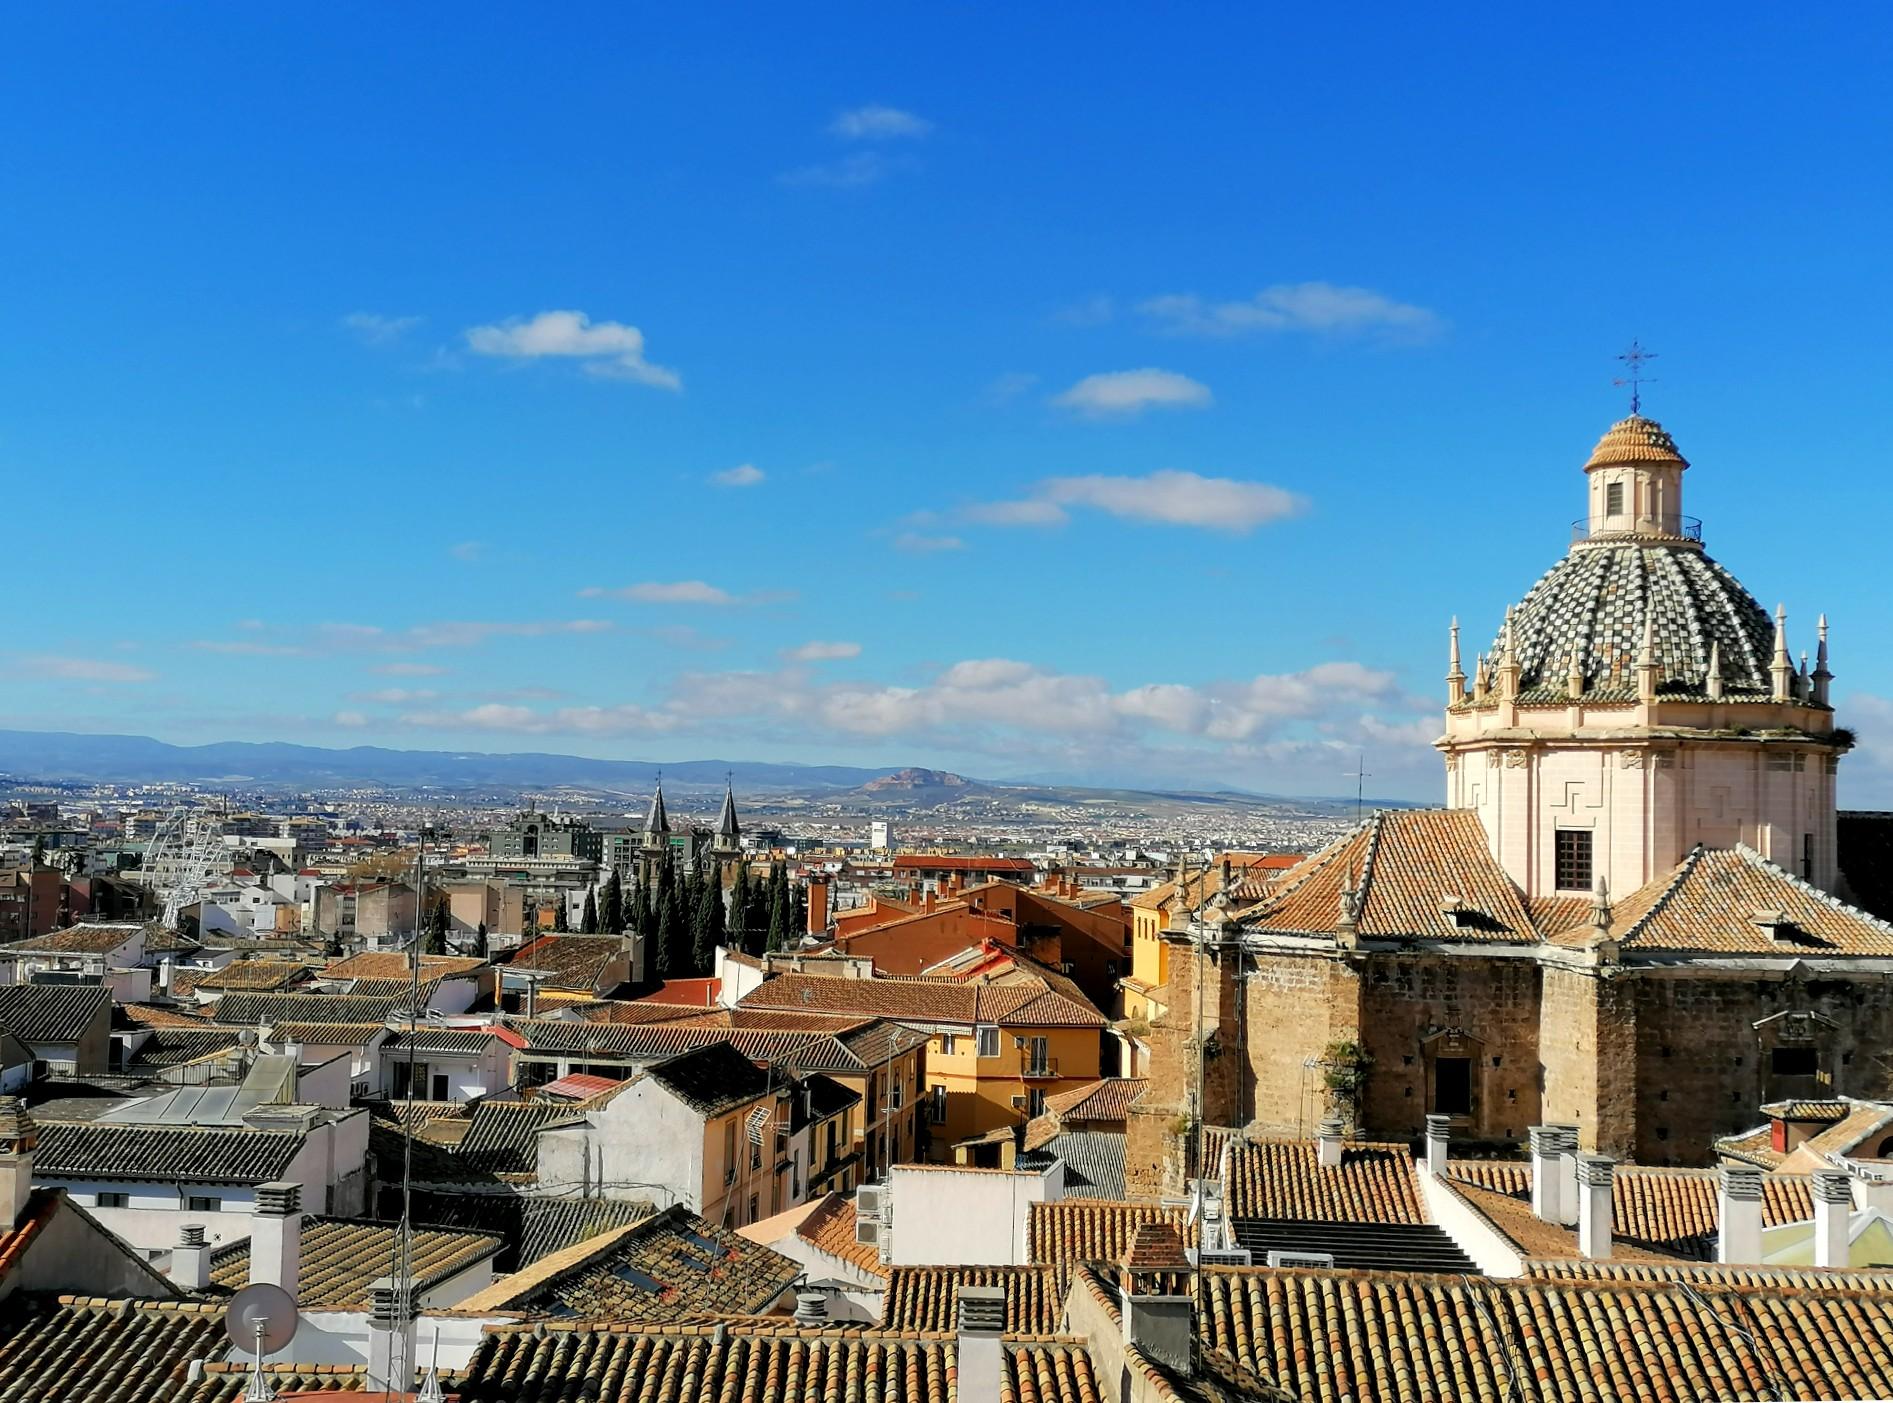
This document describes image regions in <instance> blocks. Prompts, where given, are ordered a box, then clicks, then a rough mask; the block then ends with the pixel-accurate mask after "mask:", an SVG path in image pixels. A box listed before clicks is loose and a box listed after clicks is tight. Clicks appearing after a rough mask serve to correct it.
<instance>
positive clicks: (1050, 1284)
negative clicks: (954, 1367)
mask: <svg viewBox="0 0 1893 1403" xmlns="http://www.w3.org/2000/svg"><path fill="white" fill-rule="evenodd" d="M962 1286H997V1287H1000V1288H1001V1289H1002V1290H1004V1291H1005V1293H1006V1333H1007V1334H1008V1335H1049V1334H1052V1333H1054V1332H1055V1331H1056V1330H1057V1329H1058V1324H1059V1321H1060V1319H1061V1318H1062V1317H1063V1316H1064V1313H1065V1307H1064V1292H1063V1290H1062V1289H1061V1279H1060V1273H1059V1270H1058V1268H1056V1267H895V1268H893V1270H892V1271H891V1272H890V1273H889V1274H888V1278H887V1297H886V1300H885V1301H884V1303H883V1304H882V1307H881V1324H882V1326H883V1327H884V1328H886V1329H889V1330H941V1331H947V1332H952V1331H954V1330H956V1329H957V1328H958V1312H959V1289H960V1287H962Z"/></svg>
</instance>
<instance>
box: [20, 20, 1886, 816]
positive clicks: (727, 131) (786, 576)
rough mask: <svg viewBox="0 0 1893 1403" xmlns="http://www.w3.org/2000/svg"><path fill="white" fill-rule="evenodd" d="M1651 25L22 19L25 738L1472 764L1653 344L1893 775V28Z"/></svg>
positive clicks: (1882, 797)
mask: <svg viewBox="0 0 1893 1403" xmlns="http://www.w3.org/2000/svg"><path fill="white" fill-rule="evenodd" d="M1625 13H1626V14H1628V13H1630V12H1628V11H1626V12H1625ZM1636 13H1637V21H1636V37H1635V41H1634V44H1633V45H1631V46H1629V48H1628V49H1626V44H1625V40H1624V37H1623V36H1624V30H1623V29H1622V28H1621V27H1620V26H1619V25H1616V24H1612V23H1609V22H1600V17H1599V16H1598V15H1587V16H1585V17H1583V19H1582V20H1581V21H1580V19H1579V18H1578V17H1575V16H1574V17H1570V18H1568V19H1566V18H1563V17H1525V18H1517V19H1514V20H1513V21H1512V22H1511V23H1510V24H1508V25H1507V26H1505V27H1504V28H1503V29H1502V30H1501V29H1495V30H1494V31H1492V32H1490V33H1485V34H1482V35H1480V36H1479V37H1478V38H1476V39H1471V40H1468V39H1466V38H1464V37H1462V36H1459V35H1449V34H1444V33H1434V32H1429V31H1428V30H1427V29H1426V28H1425V27H1424V25H1423V24H1422V23H1421V22H1420V21H1419V20H1418V19H1416V18H1415V17H1413V16H1409V15H1392V14H1390V15H1384V16H1382V17H1380V19H1379V20H1378V21H1377V23H1376V24H1375V25H1374V26H1373V28H1372V29H1371V31H1365V30H1363V29H1362V28H1360V27H1358V21H1356V22H1355V23H1354V24H1352V25H1351V24H1350V23H1349V21H1348V20H1347V19H1345V18H1340V17H1321V16H1306V15H1303V16H1260V15H1249V16H1230V15H1211V14H1210V13H1209V12H1202V11H1199V12H1184V13H1182V14H1180V15H1174V16H1172V15H1166V16H1165V17H1164V19H1163V21H1162V22H1161V23H1157V22H1155V21H1152V20H1149V19H1147V18H1145V17H1143V16H1138V15H1135V14H1133V13H1131V12H1125V11H1107V12H1100V13H1099V14H1098V15H1097V16H1096V17H1095V23H1092V24H1088V25H1087V26H1086V28H1085V29H1084V31H1083V32H1071V31H1070V29H1069V28H1068V27H1067V26H1064V25H1061V24H1059V23H1058V22H1057V20H1056V19H1054V18H1052V17H1047V16H1034V15H1008V16H981V17H980V19H979V20H978V21H977V22H973V21H971V20H965V21H956V19H955V18H953V17H949V16H944V15H941V16H914V15H903V16H888V15H883V14H877V13H875V12H872V11H868V10H865V9H839V10H835V11H831V12H827V13H825V14H824V15H823V16H821V17H820V18H818V19H813V20H811V19H810V18H809V17H807V16H789V15H775V14H755V15H745V16H742V17H741V18H740V19H739V18H737V17H734V16H731V15H680V16H672V17H669V18H668V19H667V21H666V23H665V26H664V29H663V33H662V42H661V43H659V42H655V41H654V36H653V34H652V33H651V32H647V31H646V30H645V29H644V28H643V27H642V26H640V25H638V24H637V22H636V21H635V20H633V19H627V18H626V17H624V16H622V15H616V14H613V13H612V12H610V11H605V10H594V11H589V12H586V13H585V14H584V15H583V17H582V18H581V17H580V16H579V14H578V13H577V12H573V14H571V15H570V16H565V17H561V18H560V19H558V20H553V21H543V20H542V21H541V22H540V23H539V24H537V25H535V26H534V27H533V28H532V30H531V32H527V31H526V30H525V29H524V28H523V27H521V26H516V25H510V24H508V23H506V22H505V21H504V19H503V18H501V17H497V16H495V15H491V14H487V15H481V14H474V15H470V16H466V17H463V20H462V22H461V23H459V24H457V25H456V26H455V27H454V28H453V29H452V30H451V31H448V32H439V31H437V30H436V29H435V28H434V27H432V26H427V25H424V24H423V23H422V22H421V21H420V20H419V19H418V18H417V17H411V16H404V15H399V14H381V13H375V12H370V11H358V12H355V17H354V18H355V22H354V24H353V25H352V26H343V25H336V24H334V23H333V22H332V17H325V18H324V19H321V20H317V19H315V18H313V17H297V16H294V15H287V16H284V15H273V16H270V17H269V18H268V19H264V18H263V17H261V16H244V15H241V14H238V13H233V12H202V13H198V14H189V15H167V16H162V17H160V16H156V15H138V14H127V15H122V16H120V17H119V18H118V22H117V24H116V27H115V28H114V29H113V30H112V31H111V32H109V33H106V34H99V33H96V32H93V31H92V30H90V29H89V28H88V27H87V26H85V25H84V23H83V20H82V19H80V18H78V17H75V16H70V15H63V14H60V13H58V12H48V13H42V14H33V15H24V16H19V17H16V18H15V20H14V21H13V24H12V29H13V31H14V35H15V40H16V42H15V44H14V45H12V46H11V53H10V54H9V55H8V56H7V57H6V58H4V59H0V64H3V65H5V66H4V68H0V72H4V73H5V75H6V80H7V81H6V87H7V89H8V90H9V91H10V93H11V95H12V101H13V103H14V104H16V105H17V106H16V114H31V117H32V120H31V122H30V124H22V123H18V122H16V124H15V125H16V126H20V127H21V128H22V131H21V136H20V139H19V143H18V146H17V148H16V150H15V153H14V156H13V159H12V160H11V161H10V162H9V163H8V164H7V166H6V168H5V169H4V170H0V190H3V191H4V192H5V195H6V197H7V199H8V203H9V205H10V206H11V207H12V208H13V209H14V210H15V211H17V212H19V217H16V218H15V219H13V220H10V221H9V222H8V225H7V227H5V228H0V254H4V256H5V257H6V258H7V260H8V263H9V266H10V267H11V268H13V270H14V272H15V278H14V282H15V295H14V298H13V302H14V320H15V327H16V332H17V333H18V334H17V335H16V336H15V337H13V338H9V340H8V342H7V343H5V344H4V346H0V375H3V376H4V380H3V381H0V383H5V384H7V385H8V387H9V391H10V394H9V399H10V400H11V405H10V409H9V412H8V413H7V415H6V416H5V420H4V423H0V463H4V464H5V465H6V467H7V468H8V470H9V473H10V476H11V478H12V480H13V481H14V483H15V488H16V492H15V498H14V501H15V506H16V510H17V511H18V512H19V513H20V515H19V518H18V523H16V529H15V530H14V531H13V532H12V533H10V534H11V540H10V550H9V554H10V556H11V560H12V563H13V565H14V567H15V570H16V572H17V574H18V575H19V577H20V578H21V579H22V580H23V581H25V582H26V589H25V591H24V594H25V598H26V600H27V602H28V605H29V613H28V615H27V620H28V621H29V622H30V626H28V627H23V628H16V634H15V638H16V641H15V642H14V643H13V644H10V645H9V646H8V647H7V648H6V649H5V650H4V654H5V663H6V666H7V668H8V672H9V676H10V680H11V682H12V684H13V685H12V686H10V687H9V689H8V700H7V702H6V703H5V704H4V706H0V726H6V727H16V728H21V729H61V730H81V731H106V732H114V733H129V734H149V735H154V736H157V737H159V738H161V739H164V740H167V741H173V742H177V743H183V744H191V743H202V742H207V741H216V740H285V741H295V742H300V743H306V744H312V745H321V746H336V747H346V746H351V745H357V744H371V745H385V746H391V747H396V748H403V749H443V750H445V749H470V750H471V749H477V750H480V751H487V752H517V751H545V752H556V753H565V754H578V755H591V756H599V757H605V758H619V759H638V760H649V761H653V762H658V763H661V762H664V761H666V760H685V759H698V758H705V757H708V756H711V755H730V756H735V757H738V758H744V759H754V760H794V761H799V762H805V763H837V764H851V765H864V766H901V765H929V766H937V767H939V768H945V769H952V770H956V771H959V772H961V773H966V774H972V775H977V776H980V777H983V778H991V779H999V780H1004V779H1014V778H1031V779H1047V780H1060V781H1064V782H1069V783H1078V784H1083V783H1099V782H1104V783H1112V784H1121V785H1126V786H1172V785H1181V784H1187V785H1190V786H1193V787H1198V788H1218V787H1232V788H1239V789H1245V790H1251V791H1258V792H1266V793H1285V794H1319V795H1340V794H1349V793H1351V792H1352V791H1353V788H1354V780H1353V778H1352V775H1351V773H1350V772H1351V771H1354V770H1355V769H1357V768H1358V766H1359V763H1360V757H1361V756H1362V755H1363V754H1365V756H1366V764H1367V768H1368V769H1369V770H1370V771H1371V772H1372V773H1373V774H1374V776H1375V779H1374V781H1373V782H1372V786H1371V787H1372V788H1377V789H1379V790H1380V792H1381V794H1382V795H1383V796H1384V797H1390V798H1401V799H1421V800H1428V801H1435V802H1436V801H1438V799H1439V798H1440V796H1441V795H1442V792H1443V785H1442V776H1441V765H1440V760H1439V757H1438V755H1437V754H1436V753H1435V752H1434V751H1433V750H1432V748H1431V745H1430V742H1431V741H1432V740H1433V738H1434V737H1436V736H1437V735H1438V734H1439V733H1440V731H1441V730H1442V724H1441V718H1440V713H1441V709H1442V706H1443V704H1444V701H1445V687H1444V683H1443V681H1442V680H1441V679H1442V678H1443V675H1444V673H1445V670H1446V644H1447V624H1448V621H1449V619H1451V618H1452V617H1454V616H1457V617H1458V618H1459V620H1460V623H1461V624H1462V626H1463V629H1464V634H1465V641H1466V650H1467V654H1468V657H1467V662H1468V664H1470V662H1471V655H1472V654H1473V653H1474V652H1476V651H1478V650H1479V649H1482V648H1485V647H1486V646H1488V644H1489V642H1490V640H1491V638H1492V637H1493V635H1494V634H1495V633H1496V632H1497V630H1498V626H1499V623H1500V615H1501V613H1502V611H1503V609H1504V607H1505V605H1506V603H1507V602H1508V601H1511V600H1514V599H1516V598H1518V597H1519V596H1520V595H1521V594H1522V593H1523V592H1524V590H1525V588H1526V587H1527V586H1528V585H1529V584H1530V582H1531V581H1532V580H1534V579H1536V578H1537V577H1538V576H1539V575H1541V574H1542V573H1543V572H1544V571H1546V570H1547V569H1549V568H1550V567H1551V566H1552V565H1553V564H1554V563H1555V562H1556V561H1557V559H1558V558H1559V556H1560V555H1561V554H1562V552H1563V549H1564V546H1565V543H1566V541H1567V539H1568V529H1569V528H1568V523H1569V522H1570V521H1571V520H1572V519H1573V518H1576V517H1578V516H1580V515H1582V514H1583V511H1584V498H1583V491H1584V484H1583V478H1582V474H1581V472H1580V468H1581V465H1582V464H1583V462H1584V458H1585V455H1586V454H1587V453H1588V452H1589V450H1590V448H1591V445H1592V444H1593V443H1594V442H1595V441H1596V440H1597V438H1598V436H1599V434H1601V433H1602V432H1603V430H1604V429H1605V427H1606V426H1607V425H1608V424H1610V423H1611V422H1612V421H1613V420H1615V419H1617V418H1619V417H1621V415H1622V414H1623V413H1625V412H1626V410H1627V408H1628V392H1627V391H1626V390H1624V389H1621V388H1618V387H1615V386H1613V384H1612V381H1613V379H1614V378H1615V377H1616V376H1617V375H1618V374H1619V373H1620V372H1621V370H1622V367H1621V366H1619V364H1618V363H1617V361H1616V360H1614V359H1613V357H1615V356H1617V355H1618V354H1620V353H1621V352H1623V351H1624V349H1625V347H1626V346H1627V345H1628V344H1629V343H1630V341H1631V340H1632V338H1633V337H1634V338H1641V340H1642V341H1643V342H1644V343H1645V344H1646V345H1647V346H1648V347H1649V348H1651V349H1653V350H1654V351H1656V352H1657V353H1658V355H1659V357H1660V358H1659V359H1657V360H1656V361H1655V363H1654V365H1653V367H1652V368H1651V370H1650V373H1651V374H1652V375H1653V376H1654V377H1655V383H1654V384H1651V385H1650V386H1648V387H1647V389H1646V391H1645V395H1644V401H1645V408H1646V410H1647V412H1648V413H1650V414H1651V415H1652V416H1653V417H1655V418H1656V419H1658V420H1660V421H1662V423H1663V424H1664V425H1665V427H1667V428H1668V429H1669V430H1670V431H1671V432H1672V433H1673V434H1674V435H1675V437H1676V440H1677V442H1678V444H1679V446H1680V447H1681V449H1682V451H1683V453H1684V454H1685V455H1687V456H1688V458H1689V459H1690V461H1691V463H1692V464H1693V468H1692V470H1691V471H1690V472H1689V474H1688V476H1687V481H1686V484H1685V490H1686V492H1687V494H1688V499H1687V502H1686V506H1685V509H1686V510H1687V511H1688V512H1690V513H1691V514H1694V515H1698V516H1700V517H1702V518H1703V519H1704V521H1705V527H1704V532H1705V539H1706V541H1707V545H1708V549H1709V551H1710V553H1711V554H1712V555H1714V556H1715V557H1716V558H1717V559H1719V560H1721V561H1722V562H1723V563H1725V564H1726V565H1727V566H1728V567H1729V569H1730V570H1731V571H1733V573H1734V574H1735V575H1736V576H1737V577H1738V578H1739V579H1741V580H1742V581H1743V582H1744V583H1745V584H1746V585H1747V586H1748V587H1749V588H1750V589H1751V590H1753V592H1754V593H1755V594H1756V596H1757V597H1758V598H1759V599H1760V600H1761V601H1762V602H1763V603H1764V604H1765V605H1766V606H1768V607H1769V608H1772V607H1773V606H1774V604H1775V603H1776V601H1777V600H1778V599H1779V600H1782V601H1784V602H1785V603H1786V605H1787V608H1788V625H1789V641H1790V644H1791V647H1792V648H1793V650H1794V651H1795V653H1796V654H1797V655H1798V654H1799V652H1800V651H1801V650H1802V649H1803V648H1807V649H1810V650H1811V649H1812V647H1813V641H1814V620H1815V618H1816V616H1817V615H1819V614H1822V613H1825V614H1826V615H1827V616H1828V617H1829V618H1830V620H1831V621H1832V624H1833V639H1834V659H1833V666H1834V671H1835V673H1836V682H1835V687H1834V700H1835V703H1836V706H1837V709H1838V713H1839V721H1840V724H1842V725H1845V726H1848V727H1851V728H1853V729H1854V730H1855V731H1857V732H1858V735H1859V741H1860V744H1859V748H1858V749H1857V750H1856V751H1855V753H1854V754H1853V755H1852V756H1850V757H1848V758H1847V759H1845V760H1844V761H1843V762H1842V764H1841V772H1840V793H1841V799H1842V802H1843V804H1846V805H1848V806H1852V807H1878V808H1885V807H1893V740H1889V739H1888V737H1889V736H1890V735H1893V700H1890V699H1893V660H1889V659H1888V658H1887V656H1886V655H1885V652H1884V648H1883V640H1884V639H1885V638H1887V637H1888V636H1893V610H1890V609H1889V606H1888V605H1887V604H1886V603H1885V601H1884V597H1883V592H1881V591H1876V590H1874V589H1872V588H1871V587H1870V585H1869V583H1868V580H1869V576H1868V574H1867V570H1866V568H1865V567H1866V566H1867V565H1868V563H1869V562H1870V561H1872V560H1873V559H1875V558H1876V557H1875V550H1876V547H1877V544H1878V542H1877V531H1876V528H1877V525H1878V522H1879V521H1880V520H1882V519H1883V518H1884V516H1885V514H1886V509H1887V508H1888V507H1889V506H1893V488H1889V487H1888V485H1887V483H1886V480H1885V476H1884V474H1883V473H1879V472H1876V471H1874V469H1875V468H1876V467H1877V466H1878V458H1879V455H1878V453H1877V452H1876V450H1877V449H1878V447H1879V444H1878V440H1879V438H1880V437H1881V436H1882V435H1883V433H1884V430H1885V426H1886V425H1885V421H1886V413H1885V410H1884V408H1883V406H1882V404H1881V402H1880V401H1881V395H1880V393H1879V387H1880V385H1881V384H1882V383H1883V382H1884V380H1885V371H1886V368H1887V367H1886V351H1885V348H1884V345H1882V344H1881V343H1880V342H1879V341H1878V340H1877V339H1876V338H1874V336H1873V332H1874V331H1875V330H1877V326H1878V324H1879V323H1880V322H1881V321H1882V320H1883V316H1882V315H1881V313H1882V309H1883V307H1884V304H1885V301H1886V277H1885V274H1884V271H1883V269H1882V268H1881V266H1880V260H1879V259H1878V256H1877V255H1878V249H1879V248H1880V247H1882V246H1883V245H1884V243H1885V241H1886V237H1887V235H1888V234H1889V233H1893V200H1889V198H1888V196H1889V192H1888V190H1887V188H1886V178H1885V175H1884V170H1885V168H1886V165H1885V161H1884V152H1883V150H1882V149H1881V148H1882V147H1883V144H1884V143H1883V141H1882V139H1881V138H1880V136H1879V135H1878V133H1879V132H1880V131H1882V130H1884V129H1885V119H1886V117H1887V116H1888V115H1889V114H1888V112H1887V110H1886V109H1887V106H1888V103H1889V99H1888V97H1887V95H1886V93H1885V92H1884V90H1883V86H1882V85H1878V84H1877V83H1876V82H1875V81H1874V78H1875V73H1876V69H1877V66H1878V63H1877V60H1878V59H1879V58H1880V57H1881V56H1882V55H1883V53H1884V50H1885V48H1886V41H1887V39H1888V38H1889V37H1890V36H1893V27H1889V26H1888V25H1887V23H1886V22H1885V21H1884V20H1883V19H1881V18H1879V17H1865V18H1861V17H1849V19H1848V20H1847V21H1845V22H1843V21H1841V20H1839V19H1830V18H1827V17H1820V16H1816V17H1813V18H1808V17H1794V18H1793V19H1792V20H1790V19H1789V18H1787V17H1768V16H1759V15H1747V14H1737V15H1722V16H1719V17H1718V18H1717V20H1716V23H1715V25H1714V27H1713V28H1710V27H1709V26H1707V25H1705V24H1701V23H1696V22H1692V21H1691V20H1690V19H1689V18H1688V17H1687V16H1662V15H1652V14H1648V13H1645V12H1636ZM581 41H582V43H581ZM1843 44H1844V46H1845V47H1844V50H1843V48H1842V46H1843ZM235 53H240V54H242V55H243V56H244V62H243V63H242V64H241V65H236V64H232V63H231V62H229V57H230V55H231V54H235ZM1312 54H1319V55H1332V56H1333V59H1334V66H1330V65H1329V64H1325V63H1321V64H1316V63H1310V62H1309V61H1308V57H1309V55H1312ZM575 55H582V60H581V61H577V62H575V59H574V56H575ZM81 56H83V62H81ZM1343 56H1345V66H1344V67H1342V66H1340V65H1341V61H1342V57H1343ZM1525 58H1529V62H1525V61H1524V59H1525ZM1627 59H1634V62H1627V61H1626V60H1627ZM784 60H787V61H784ZM475 72H477V73H482V74H491V73H494V72H507V73H510V74H511V75H512V77H511V78H510V80H509V81H508V82H506V83H503V84H495V83H492V82H491V81H490V80H488V81H486V82H483V83H481V84H478V85H472V86H470V85H469V84H467V83H466V82H464V81H462V78H461V75H463V74H466V73H475ZM1061 72H1063V73H1073V72H1083V74H1084V76H1085V81H1083V82H1081V83H1060V82H1059V81H1057V77H1058V74H1059V73H1061ZM75 74H79V75H81V76H79V77H77V78H75V77H74V75H75ZM1653 75H1661V82H1656V81H1652V78H1653ZM1337 77H1339V78H1340V79H1341V81H1336V80H1337ZM1558 91H1563V92H1566V93H1569V94H1571V95H1572V96H1571V98H1570V100H1569V101H1566V102H1547V101H1545V100H1543V95H1544V94H1545V93H1546V92H1558ZM1837 230H1839V231H1840V233H1839V234H1837V233H1836V231H1837Z"/></svg>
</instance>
